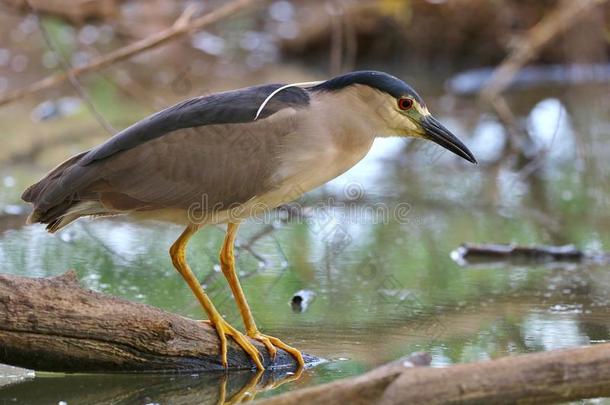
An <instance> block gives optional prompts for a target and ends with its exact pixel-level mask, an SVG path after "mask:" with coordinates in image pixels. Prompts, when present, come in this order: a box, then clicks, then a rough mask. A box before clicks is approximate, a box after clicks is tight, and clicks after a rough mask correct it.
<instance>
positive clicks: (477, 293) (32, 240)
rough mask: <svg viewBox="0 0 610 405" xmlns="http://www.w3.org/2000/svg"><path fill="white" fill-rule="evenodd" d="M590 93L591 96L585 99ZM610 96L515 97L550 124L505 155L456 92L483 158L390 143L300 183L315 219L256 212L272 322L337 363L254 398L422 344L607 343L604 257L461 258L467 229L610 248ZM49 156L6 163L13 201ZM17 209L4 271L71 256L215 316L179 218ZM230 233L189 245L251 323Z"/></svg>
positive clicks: (489, 122)
mask: <svg viewBox="0 0 610 405" xmlns="http://www.w3.org/2000/svg"><path fill="white" fill-rule="evenodd" d="M585 91H586V92H585ZM583 94H587V97H588V98H587V100H588V102H587V103H586V105H587V106H589V107H588V108H586V107H585V104H583V103H582V102H581V101H579V100H582V97H583ZM603 94H607V89H606V93H603V92H602V91H595V90H591V89H584V90H583V89H572V90H570V91H566V92H565V93H563V94H561V95H559V96H558V97H557V98H550V97H549V96H546V95H545V93H543V94H522V95H517V96H514V97H513V98H512V99H511V100H510V101H511V103H513V105H518V108H516V112H517V114H518V115H521V117H522V118H523V120H524V122H526V123H527V124H528V126H529V127H530V129H531V130H532V131H533V133H535V134H537V136H539V137H538V138H536V139H537V140H536V142H535V143H534V145H532V146H531V148H530V149H529V150H530V151H533V152H532V158H530V159H528V158H527V156H525V157H523V156H517V155H511V154H510V153H506V151H504V152H502V145H501V143H500V145H499V146H498V145H496V144H497V143H498V139H500V138H501V137H502V128H501V127H500V124H499V123H498V122H497V121H495V120H494V119H493V118H492V116H491V115H490V116H487V115H485V114H481V111H482V110H481V107H480V106H479V105H477V104H476V102H475V101H473V100H470V101H468V102H465V103H463V104H459V105H457V106H456V105H455V104H451V103H449V106H447V103H446V101H447V100H444V101H443V99H441V98H437V99H432V101H430V102H429V103H430V104H431V109H433V110H434V111H439V114H438V115H439V118H441V120H442V121H443V122H445V123H447V126H448V127H450V128H451V129H453V130H454V131H455V133H456V134H457V135H459V136H461V137H462V138H463V139H464V140H465V143H466V144H468V145H472V149H473V152H474V153H475V155H477V156H478V157H479V159H480V161H481V164H480V165H478V166H473V165H469V164H468V163H465V162H464V163H462V162H460V161H458V159H457V158H453V157H452V156H450V155H449V153H441V151H440V149H438V148H436V147H431V148H428V147H422V144H408V143H406V142H404V141H400V140H381V141H379V142H377V143H376V145H375V149H374V151H373V153H372V154H371V156H369V158H367V159H366V160H365V161H364V162H362V163H361V164H359V166H358V167H356V168H354V170H352V171H350V172H349V173H347V174H346V175H345V176H343V177H342V178H340V179H338V180H337V181H335V182H333V183H332V184H330V185H328V186H326V187H323V188H322V189H319V190H316V191H314V192H313V193H310V194H309V195H307V196H306V197H304V198H303V199H302V200H301V201H300V202H299V203H300V205H301V206H303V207H305V210H304V215H305V216H304V217H298V218H288V219H286V218H282V216H281V215H278V216H277V217H274V218H272V219H268V220H267V221H265V222H266V223H260V221H250V222H247V223H245V224H244V225H243V226H242V227H241V229H240V234H239V237H238V245H240V246H241V247H238V249H237V252H238V258H237V265H238V269H239V271H240V275H241V278H242V285H243V288H244V290H245V292H246V295H247V297H248V299H249V302H250V304H251V307H252V310H253V313H254V316H255V318H256V319H257V322H258V324H259V327H260V329H261V330H262V331H263V332H265V333H268V334H271V335H275V336H278V337H281V338H282V339H283V340H284V341H285V342H288V343H290V344H292V345H294V346H296V347H298V348H299V349H301V350H302V351H304V352H307V353H311V354H313V355H316V356H319V357H321V358H324V359H327V360H328V361H327V362H326V363H324V364H321V365H318V366H317V367H314V368H312V369H309V370H307V371H306V372H305V373H304V375H303V376H302V378H300V379H299V380H298V381H296V382H289V383H286V384H284V385H282V386H281V387H278V388H276V389H271V388H268V389H263V388H262V387H261V386H262V385H263V384H259V388H258V389H251V390H250V391H251V392H255V391H258V390H259V389H260V392H258V394H257V396H256V398H262V397H265V396H271V395H275V394H277V393H280V392H285V391H288V390H293V389H297V388H302V387H305V386H311V385H315V384H320V383H324V382H328V381H332V380H335V379H338V378H343V377H347V376H350V375H355V374H359V373H362V372H365V371H367V370H369V369H371V368H373V367H375V366H376V365H379V364H382V363H384V362H388V361H391V360H394V359H397V358H399V357H401V356H404V355H407V354H409V353H412V352H415V351H427V352H429V353H431V354H432V358H433V366H447V365H451V364H456V363H463V362H472V361H481V360H487V359H493V358H498V357H504V356H512V355H516V354H519V353H528V352H536V351H543V350H552V349H558V348H564V347H573V346H581V345H590V344H595V343H600V342H606V341H609V340H610V329H609V326H610V321H609V319H610V317H609V315H610V303H609V297H610V271H609V269H608V266H607V265H605V264H574V263H573V264H553V263H538V264H516V265H515V264H513V265H510V264H506V263H491V264H478V265H467V266H460V265H458V264H456V263H455V262H454V261H453V260H452V259H451V257H450V252H451V251H452V250H454V249H455V248H456V247H458V246H459V245H460V244H461V243H462V242H479V243H482V242H498V243H502V242H516V243H521V244H554V245H557V244H565V243H573V244H575V245H576V246H578V247H579V248H582V249H585V250H593V251H599V250H603V249H604V248H605V249H610V248H609V246H610V240H609V233H608V232H607V229H608V227H609V226H610V211H609V210H608V208H609V202H610V188H608V184H607V181H608V175H609V174H610V164H609V163H608V159H607V157H606V156H608V155H607V152H608V147H607V145H606V143H607V141H606V140H607V139H608V133H609V132H610V123H609V122H608V119H607V117H608V116H609V111H608V109H609V108H610V106H608V105H607V103H604V102H603V100H604V96H603ZM554 97H555V96H554ZM606 101H607V100H606ZM443 106H445V107H443ZM494 145H495V146H494ZM500 156H504V157H503V158H501V157H500ZM41 166H42V167H41ZM44 166H45V165H44V164H43V165H6V166H3V167H2V169H0V178H4V186H3V188H2V191H1V193H0V196H1V197H2V200H0V204H3V205H4V206H7V207H9V208H10V207H11V204H15V203H17V202H18V195H19V192H20V191H21V190H22V189H23V187H25V186H26V185H27V184H28V183H29V182H30V181H31V180H33V179H35V178H36V177H37V176H38V175H40V174H42V173H43V172H44V170H46V169H48V167H44ZM7 179H9V180H7ZM8 217H9V216H6V215H5V216H4V217H3V221H4V222H3V226H2V229H3V230H2V232H1V233H0V261H1V263H2V272H6V273H10V274H17V275H22V276H31V277H41V276H53V275H58V274H61V273H63V272H65V271H66V270H68V269H75V270H76V272H77V273H78V275H79V277H80V279H81V280H82V283H83V284H84V285H86V286H87V287H89V288H92V289H94V290H97V291H101V292H104V293H107V294H112V295H117V296H121V297H125V298H127V299H130V300H134V301H138V302H143V303H147V304H150V305H154V306H157V307H160V308H163V309H165V310H168V311H172V312H176V313H179V314H182V315H185V316H189V317H193V318H201V317H202V316H203V314H202V312H201V310H200V308H199V306H198V304H197V303H196V301H195V300H194V299H193V297H192V296H191V294H190V292H189V290H188V288H187V287H186V285H185V284H184V283H183V281H182V280H181V278H180V277H179V276H178V275H177V274H176V272H175V271H174V270H173V268H172V266H171V263H170V260H169V257H168V255H167V250H168V247H169V246H170V244H171V243H172V242H173V240H174V239H175V238H176V237H177V236H178V234H179V233H180V231H181V229H179V228H178V227H174V226H173V225H172V226H168V225H165V224H154V223H151V224H143V223H129V222H122V221H120V220H114V219H113V220H96V221H81V222H79V223H77V224H75V225H74V226H72V227H70V228H68V229H66V230H65V231H63V232H61V233H60V234H59V235H56V236H52V235H49V234H47V233H45V232H44V230H43V229H42V228H41V227H38V226H31V227H22V226H19V225H15V223H14V222H8V221H9V220H8V219H7V218H8ZM6 224H8V225H6ZM222 238H223V232H222V229H221V228H215V227H210V228H208V229H203V230H202V231H201V232H200V233H199V234H197V235H196V236H195V237H194V239H193V241H192V243H191V244H190V247H189V253H188V258H189V261H190V263H191V265H192V267H193V269H194V271H195V273H196V274H197V276H198V277H199V279H200V280H201V281H202V282H203V283H204V284H205V286H206V289H207V292H208V293H209V295H210V297H211V298H212V300H213V301H214V302H215V304H216V306H217V307H218V308H219V310H220V311H221V312H222V313H223V314H225V315H226V317H227V319H228V320H229V321H231V322H233V323H235V324H236V325H239V326H240V327H241V323H240V319H239V316H238V313H237V310H236V308H235V306H234V304H233V302H232V299H231V295H230V291H229V289H228V286H227V284H226V282H225V281H224V279H223V277H222V274H221V273H220V272H219V271H218V266H217V259H216V258H217V251H218V249H219V247H220V243H221V241H222ZM251 239H255V242H253V243H252V244H249V241H250V240H251ZM246 245H247V246H246ZM244 246H246V247H247V248H245V247H244ZM302 289H307V290H311V291H313V292H314V293H315V299H314V300H313V301H312V303H311V304H310V305H309V307H308V308H307V309H306V310H305V311H304V312H302V313H297V312H294V311H293V310H292V309H291V307H290V305H289V301H290V299H291V297H292V295H293V294H294V293H295V292H297V291H298V290H302ZM3 370H4V371H3ZM252 376H253V373H249V372H240V373H235V374H231V375H229V376H228V379H226V378H224V377H223V376H222V375H214V374H212V375H188V376H70V375H55V374H49V373H45V374H38V375H36V377H35V378H32V377H31V375H30V374H27V373H26V372H25V371H20V370H8V369H3V368H0V385H2V384H7V383H8V382H12V384H10V385H6V386H5V387H4V388H0V404H8V403H11V404H12V403H16V404H27V403H49V404H56V403H58V402H59V401H66V402H67V403H68V404H70V405H72V404H92V403H116V404H132V403H142V404H144V403H163V404H178V403H193V402H199V403H215V402H216V401H217V400H218V393H219V390H220V387H221V386H223V385H225V386H226V388H227V398H229V397H231V396H232V395H233V394H234V393H236V392H238V391H239V390H240V389H241V388H242V387H244V386H245V385H246V384H247V383H248V381H249V380H250V379H251V377H252ZM266 378H267V377H266ZM268 378H272V377H268Z"/></svg>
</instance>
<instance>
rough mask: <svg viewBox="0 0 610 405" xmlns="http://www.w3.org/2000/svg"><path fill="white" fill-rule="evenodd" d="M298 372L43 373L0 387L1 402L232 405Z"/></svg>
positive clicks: (277, 385)
mask: <svg viewBox="0 0 610 405" xmlns="http://www.w3.org/2000/svg"><path fill="white" fill-rule="evenodd" d="M302 375H303V371H302V370H300V371H292V370H265V371H236V372H229V373H226V372H218V373H206V374H191V375H133V374H129V375H127V374H126V375H118V374H113V375H61V374H45V375H42V376H39V377H36V378H34V379H32V380H28V381H24V382H22V383H18V384H13V385H9V386H7V387H3V388H0V403H5V402H6V403H11V404H31V403H61V402H65V403H68V404H71V403H77V404H80V403H86V404H91V405H94V404H108V403H112V404H125V405H127V404H130V405H132V404H150V403H158V404H167V403H171V404H193V403H198V404H236V403H240V402H248V401H252V400H253V399H255V397H256V395H257V394H258V393H260V392H262V391H268V390H273V389H276V388H277V387H279V386H281V385H284V384H286V383H288V382H291V381H296V380H298V379H299V378H301V377H302Z"/></svg>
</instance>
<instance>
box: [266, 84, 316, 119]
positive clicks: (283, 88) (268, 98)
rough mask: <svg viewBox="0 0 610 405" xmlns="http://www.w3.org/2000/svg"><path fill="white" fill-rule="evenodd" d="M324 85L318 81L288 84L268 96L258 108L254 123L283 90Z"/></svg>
mask: <svg viewBox="0 0 610 405" xmlns="http://www.w3.org/2000/svg"><path fill="white" fill-rule="evenodd" d="M320 83H322V81H316V82H302V83H291V84H286V85H284V86H282V87H280V88H278V89H276V90H274V91H273V93H271V94H269V95H268V96H267V98H266V99H265V101H263V102H262V103H261V105H260V107H258V111H257V112H256V116H255V117H254V121H256V120H257V119H258V117H259V115H261V113H262V112H263V109H264V108H265V106H266V105H267V103H268V102H269V101H270V100H271V99H272V98H273V96H275V95H276V94H277V93H279V92H280V91H282V90H285V89H288V88H290V87H305V86H315V85H316V84H320Z"/></svg>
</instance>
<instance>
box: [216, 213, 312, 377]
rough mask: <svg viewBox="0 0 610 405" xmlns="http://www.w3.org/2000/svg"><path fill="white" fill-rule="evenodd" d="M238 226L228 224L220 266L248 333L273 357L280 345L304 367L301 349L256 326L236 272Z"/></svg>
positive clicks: (300, 366)
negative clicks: (265, 333)
mask: <svg viewBox="0 0 610 405" xmlns="http://www.w3.org/2000/svg"><path fill="white" fill-rule="evenodd" d="M238 227H239V224H236V223H229V224H227V234H226V236H225V240H224V244H223V245H222V249H221V250H220V267H221V268H222V273H223V274H224V275H225V277H226V279H227V281H228V282H229V286H230V287H231V291H232V292H233V297H235V301H236V302H237V307H238V308H239V312H241V317H242V319H243V320H244V326H245V327H246V334H247V335H248V336H250V337H251V338H253V339H256V340H258V341H260V342H262V343H263V344H264V345H265V347H266V348H267V350H268V351H269V355H270V356H271V358H272V359H274V358H275V354H276V352H277V349H276V347H279V348H280V349H283V350H284V351H286V352H288V353H290V354H291V355H292V356H294V358H295V359H296V360H297V362H298V364H299V368H302V367H303V366H304V365H305V362H304V361H303V355H302V354H301V352H300V351H298V350H297V349H295V348H294V347H291V346H288V345H287V344H285V343H284V342H282V341H281V340H279V339H278V338H275V337H273V336H268V335H264V334H262V333H260V332H259V330H258V328H257V327H256V323H255V322H254V317H253V316H252V312H251V311H250V307H249V306H248V302H247V301H246V296H245V295H244V291H243V290H242V288H241V285H240V284H239V279H238V278H237V273H236V272H235V256H234V252H233V246H234V245H235V237H236V236H237V228H238Z"/></svg>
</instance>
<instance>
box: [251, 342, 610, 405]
mask: <svg viewBox="0 0 610 405" xmlns="http://www.w3.org/2000/svg"><path fill="white" fill-rule="evenodd" d="M408 366H410V364H408V363H407V364H401V362H397V363H393V364H392V365H391V366H384V367H382V368H380V369H376V370H373V371H371V372H369V373H366V374H364V375H361V376H358V377H353V378H347V379H344V380H339V381H336V382H332V383H329V384H323V385H320V386H317V387H312V388H306V389H303V390H299V391H294V392H289V393H286V394H283V395H279V396H277V397H275V398H271V399H269V400H266V401H260V402H257V403H260V404H265V405H290V404H329V405H333V404H337V405H339V404H362V405H364V404H381V405H394V404H396V405H399V404H458V403H459V404H509V403H510V404H512V403H520V404H522V403H523V404H525V403H536V404H541V403H557V402H564V401H570V400H576V399H583V398H595V397H603V396H609V395H610V344H600V345H595V346H590V347H582V348H576V349H568V350H554V351H550V352H542V353H534V354H525V355H520V356H514V357H505V358H502V359H498V360H491V361H487V362H480V363H470V364H461V365H455V366H451V367H446V368H429V367H423V368H415V369H412V368H410V367H408Z"/></svg>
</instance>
